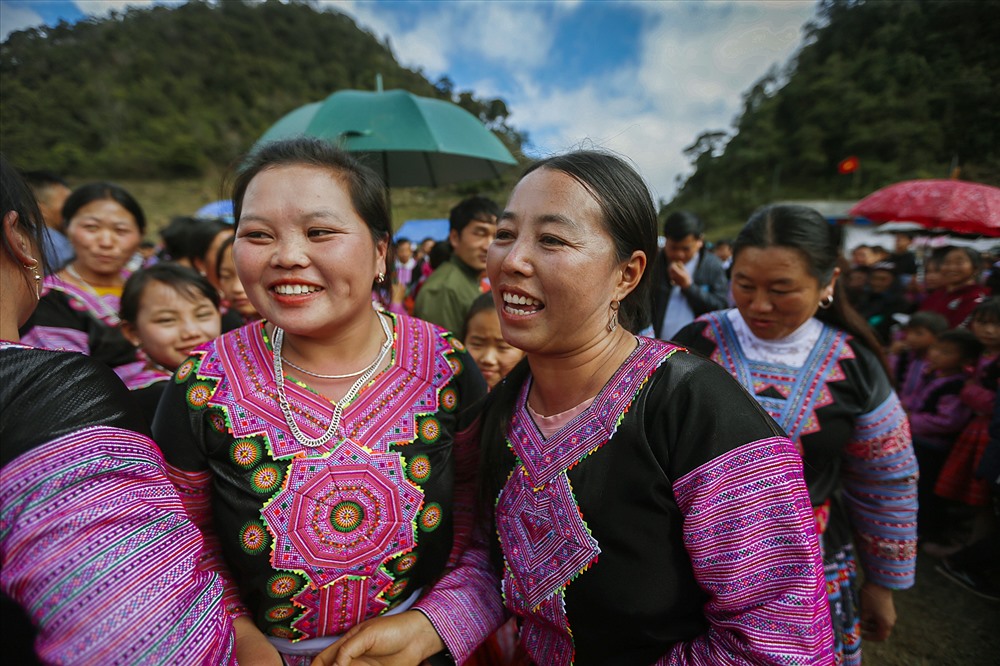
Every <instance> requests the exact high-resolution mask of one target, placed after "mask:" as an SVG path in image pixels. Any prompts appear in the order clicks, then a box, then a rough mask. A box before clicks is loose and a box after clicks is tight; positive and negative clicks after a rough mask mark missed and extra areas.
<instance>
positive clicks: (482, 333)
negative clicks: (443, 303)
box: [465, 308, 524, 389]
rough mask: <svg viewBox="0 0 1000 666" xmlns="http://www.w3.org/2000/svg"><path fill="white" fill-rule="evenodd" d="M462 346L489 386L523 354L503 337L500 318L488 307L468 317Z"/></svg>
mask: <svg viewBox="0 0 1000 666" xmlns="http://www.w3.org/2000/svg"><path fill="white" fill-rule="evenodd" d="M465 346H466V347H467V348H468V349H469V354H471V355H472V358H473V359H474V360H475V361H476V365H477V366H479V370H480V372H482V373H483V379H485V380H486V384H487V385H488V386H489V387H490V388H491V389H492V388H493V387H494V386H496V385H497V384H499V383H500V380H501V379H503V378H504V377H505V376H506V375H507V373H508V372H510V371H511V370H512V369H513V368H514V366H515V365H517V362H518V361H520V360H521V358H522V357H523V356H524V352H522V351H521V350H520V349H518V348H517V347H512V346H510V345H509V344H507V342H506V341H505V340H504V339H503V334H502V333H501V332H500V319H499V317H497V313H496V310H493V309H492V308H490V309H488V310H482V311H480V312H477V313H476V314H474V315H472V318H471V319H469V330H468V331H467V332H466V334H465Z"/></svg>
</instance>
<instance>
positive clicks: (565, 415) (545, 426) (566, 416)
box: [527, 398, 594, 439]
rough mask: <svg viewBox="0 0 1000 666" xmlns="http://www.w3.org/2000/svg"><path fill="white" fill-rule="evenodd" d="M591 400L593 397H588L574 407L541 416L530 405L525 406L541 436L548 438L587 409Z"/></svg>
mask: <svg viewBox="0 0 1000 666" xmlns="http://www.w3.org/2000/svg"><path fill="white" fill-rule="evenodd" d="M593 402H594V398H589V399H587V400H584V401H583V402H581V403H580V404H579V405H577V406H576V407H571V408H570V409H567V410H566V411H565V412H559V413H558V414H553V415H552V416H542V415H541V414H539V413H538V412H536V411H535V410H533V409H532V408H531V405H527V407H528V413H529V414H531V420H532V421H534V422H535V425H536V426H538V431H539V432H540V433H542V437H544V438H545V439H548V438H549V437H551V436H552V435H554V434H556V433H557V432H559V431H560V430H562V428H563V426H565V425H566V424H567V423H569V422H570V421H572V420H573V419H575V418H576V417H577V416H579V415H580V414H583V413H584V412H585V411H587V408H588V407H590V405H591V404H592V403H593Z"/></svg>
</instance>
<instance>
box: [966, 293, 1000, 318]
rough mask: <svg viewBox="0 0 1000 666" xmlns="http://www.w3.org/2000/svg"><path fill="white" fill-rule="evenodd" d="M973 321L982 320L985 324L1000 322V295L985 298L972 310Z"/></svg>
mask: <svg viewBox="0 0 1000 666" xmlns="http://www.w3.org/2000/svg"><path fill="white" fill-rule="evenodd" d="M970 321H972V322H977V321H978V322H982V323H984V324H1000V297H997V296H993V297H992V298H987V299H985V300H984V301H983V302H982V303H980V304H979V305H977V306H976V309H975V310H973V311H972V317H971V318H970Z"/></svg>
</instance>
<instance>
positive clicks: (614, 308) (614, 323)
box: [608, 301, 621, 333]
mask: <svg viewBox="0 0 1000 666" xmlns="http://www.w3.org/2000/svg"><path fill="white" fill-rule="evenodd" d="M620 307H621V303H619V302H618V301H611V317H610V318H609V319H608V333H614V332H615V329H616V328H618V308H620Z"/></svg>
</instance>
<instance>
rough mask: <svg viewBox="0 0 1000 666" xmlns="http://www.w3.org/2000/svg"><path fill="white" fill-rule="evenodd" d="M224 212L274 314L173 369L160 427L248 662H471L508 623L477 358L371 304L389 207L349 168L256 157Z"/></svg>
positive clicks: (280, 145) (316, 158)
mask: <svg viewBox="0 0 1000 666" xmlns="http://www.w3.org/2000/svg"><path fill="white" fill-rule="evenodd" d="M233 202H234V210H235V214H236V220H237V222H236V239H235V241H234V243H233V258H234V263H235V266H236V271H237V273H238V274H239V278H240V280H241V282H242V284H243V285H244V287H245V289H246V293H247V296H248V298H249V299H250V300H251V301H252V303H253V305H254V307H255V308H256V310H257V312H259V313H260V314H261V316H262V317H263V319H262V320H261V321H256V322H252V323H249V324H247V325H246V326H244V327H242V328H239V329H236V330H234V331H230V332H228V333H226V334H224V335H223V336H222V337H220V338H218V339H217V340H215V341H214V342H213V343H211V345H209V346H207V347H205V348H202V349H201V350H199V351H198V352H196V353H195V354H194V355H193V356H191V357H190V358H189V359H188V360H187V361H185V362H184V363H183V364H182V365H181V366H180V368H179V369H178V370H177V373H176V375H175V377H174V380H173V381H172V382H171V383H170V386H168V388H167V389H166V391H165V393H164V397H163V400H162V401H161V403H160V406H159V410H158V413H157V418H156V421H155V422H154V425H153V431H154V436H155V438H156V440H157V442H158V443H159V444H160V447H161V448H162V450H163V453H164V456H165V458H166V459H167V462H168V466H169V471H170V472H171V474H172V475H173V477H174V478H175V481H176V483H177V484H178V486H180V487H181V489H182V492H181V495H182V496H183V497H187V498H189V499H190V507H189V508H190V510H191V513H192V516H195V520H196V522H198V523H199V524H200V526H201V527H202V529H203V531H204V532H205V536H206V553H205V556H206V559H207V562H209V563H210V566H211V567H212V568H213V569H214V570H216V571H219V572H220V573H221V574H222V575H223V576H224V577H225V578H226V579H227V581H228V585H227V594H228V596H227V600H228V607H229V610H230V612H231V613H232V614H233V615H234V616H236V626H237V651H238V653H239V661H240V663H241V664H244V665H245V664H281V663H282V660H284V663H286V664H309V663H310V662H311V661H312V660H313V659H314V658H315V657H316V656H317V655H318V654H319V653H320V652H323V657H321V658H320V659H321V660H327V659H328V660H330V661H331V662H332V659H333V658H334V657H335V656H336V655H339V656H340V658H341V659H348V658H349V657H360V656H362V655H366V656H368V657H372V658H379V657H380V656H381V657H385V656H388V655H393V658H394V659H395V660H396V661H393V663H411V664H414V665H416V664H418V663H421V662H422V661H423V660H425V659H428V658H430V660H431V661H432V663H450V661H451V660H458V661H464V660H465V659H466V658H467V657H468V656H469V655H470V654H471V653H472V651H473V650H474V649H475V648H476V646H477V645H478V644H479V643H480V642H482V640H483V639H484V638H485V637H486V636H487V635H488V634H489V633H490V632H491V631H492V630H493V629H495V628H496V626H498V625H499V623H500V620H501V602H500V598H499V594H498V591H497V588H496V584H497V583H496V579H495V575H494V574H493V573H492V572H491V571H490V567H489V564H488V556H487V555H486V552H485V547H484V546H483V543H482V540H481V539H480V537H479V535H474V534H473V530H472V516H471V507H472V505H473V502H472V500H471V495H472V493H473V492H474V490H473V482H474V475H475V465H476V461H477V458H478V450H477V447H478V442H477V441H475V440H473V439H471V438H469V437H467V436H463V432H464V431H465V430H466V429H467V427H468V426H469V425H470V423H471V421H472V419H473V417H474V415H475V409H474V406H475V403H477V401H478V400H479V398H481V397H482V396H483V395H485V392H486V390H485V384H484V382H483V380H482V377H481V376H480V375H479V373H478V371H477V369H476V367H475V363H474V362H473V361H472V359H471V358H470V357H469V356H468V354H467V353H466V352H465V351H464V347H463V346H462V344H461V343H460V342H459V341H458V340H456V339H454V338H453V337H452V336H451V334H449V333H447V332H446V331H444V330H443V329H440V328H438V327H436V326H433V325H431V324H428V323H426V322H422V321H420V320H417V319H412V318H410V317H406V316H403V315H393V314H389V313H386V312H383V311H381V310H379V309H377V308H376V307H375V306H373V304H372V299H371V293H372V286H373V284H375V283H380V282H382V281H384V280H385V279H386V278H385V275H384V273H385V270H386V266H387V265H391V263H390V262H391V257H389V256H388V254H389V253H388V241H389V235H390V232H391V225H390V223H389V214H388V207H387V202H386V192H385V188H384V186H383V185H382V183H381V181H380V180H379V179H378V176H377V175H375V174H374V173H373V172H371V171H370V170H369V169H367V168H365V167H363V166H361V165H360V164H359V163H357V162H356V161H355V160H354V159H353V158H351V157H350V156H348V155H347V154H345V153H342V152H340V151H338V150H336V149H334V148H332V147H330V146H329V145H328V144H325V143H322V142H318V141H313V140H308V139H295V140H289V141H282V142H277V143H273V144H269V145H267V146H264V147H263V148H261V149H260V150H259V151H257V152H255V153H253V154H252V155H251V156H250V157H249V158H248V160H247V161H246V162H245V163H244V166H243V169H242V171H241V172H240V173H238V174H237V175H236V177H235V180H234V183H233ZM209 507H211V509H209ZM348 633H349V634H350V635H349V636H347V637H345V638H343V640H339V641H338V639H340V638H342V637H344V635H345V634H348ZM376 652H377V654H376ZM317 663H319V661H318V662H317Z"/></svg>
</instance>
